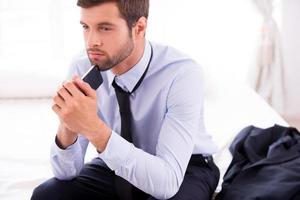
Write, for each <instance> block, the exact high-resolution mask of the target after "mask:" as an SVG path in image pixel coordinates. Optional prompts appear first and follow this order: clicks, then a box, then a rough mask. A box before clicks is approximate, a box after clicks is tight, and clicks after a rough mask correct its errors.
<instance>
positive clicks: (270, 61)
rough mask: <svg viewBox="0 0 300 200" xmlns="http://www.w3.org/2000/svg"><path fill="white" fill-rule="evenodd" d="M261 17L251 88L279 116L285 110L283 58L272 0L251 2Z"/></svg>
mask: <svg viewBox="0 0 300 200" xmlns="http://www.w3.org/2000/svg"><path fill="white" fill-rule="evenodd" d="M253 2H254V3H255V5H256V7H257V8H258V10H259V12H260V13H261V15H262V17H263V24H262V28H261V38H260V43H259V47H258V52H257V60H256V66H255V68H254V69H253V71H252V78H251V82H252V86H253V87H254V88H255V90H256V91H257V92H258V93H259V94H260V95H261V96H262V97H263V98H264V99H265V100H266V101H267V102H268V103H269V104H270V105H271V106H272V107H273V108H275V110H277V111H278V112H279V113H280V114H283V113H284V109H285V99H284V97H285V90H284V80H283V77H284V76H283V72H284V68H283V58H282V48H281V45H280V34H279V29H278V26H277V24H276V21H275V20H274V18H273V16H272V14H273V3H274V1H273V0H253Z"/></svg>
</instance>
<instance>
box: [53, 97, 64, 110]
mask: <svg viewBox="0 0 300 200" xmlns="http://www.w3.org/2000/svg"><path fill="white" fill-rule="evenodd" d="M53 102H54V103H55V104H56V105H58V106H59V107H60V108H62V107H64V106H65V105H66V103H65V101H64V100H63V99H62V97H61V96H60V95H56V96H54V97H53Z"/></svg>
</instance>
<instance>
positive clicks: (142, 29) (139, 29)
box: [134, 17, 147, 38]
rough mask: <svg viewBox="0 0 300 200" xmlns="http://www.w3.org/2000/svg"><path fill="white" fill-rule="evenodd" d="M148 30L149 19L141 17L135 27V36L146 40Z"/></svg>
mask: <svg viewBox="0 0 300 200" xmlns="http://www.w3.org/2000/svg"><path fill="white" fill-rule="evenodd" d="M146 29H147V18H146V17H140V18H139V20H138V21H137V22H136V23H135V25H134V34H135V36H136V37H137V38H138V37H140V38H144V37H145V34H146Z"/></svg>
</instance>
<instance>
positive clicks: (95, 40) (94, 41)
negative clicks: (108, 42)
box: [86, 31, 103, 48]
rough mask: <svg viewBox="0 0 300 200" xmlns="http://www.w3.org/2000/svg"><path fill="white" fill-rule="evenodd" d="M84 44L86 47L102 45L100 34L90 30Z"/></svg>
mask: <svg viewBox="0 0 300 200" xmlns="http://www.w3.org/2000/svg"><path fill="white" fill-rule="evenodd" d="M86 44H87V47H88V48H92V47H96V46H102V44H103V43H102V40H101V36H100V34H97V33H95V32H93V31H91V32H90V33H89V34H88V35H87V38H86Z"/></svg>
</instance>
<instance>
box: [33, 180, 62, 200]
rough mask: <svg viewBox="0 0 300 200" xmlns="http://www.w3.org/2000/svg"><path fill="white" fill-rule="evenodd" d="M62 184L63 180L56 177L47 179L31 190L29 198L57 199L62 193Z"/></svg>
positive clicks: (39, 199)
mask: <svg viewBox="0 0 300 200" xmlns="http://www.w3.org/2000/svg"><path fill="white" fill-rule="evenodd" d="M63 185H65V184H63V181H60V180H58V179H56V178H52V179H49V180H47V181H46V182H44V183H42V184H40V185H39V186H38V187H36V188H35V189H34V190H33V193H32V196H31V200H47V199H51V200H58V199H60V198H61V197H60V196H59V195H61V194H63V192H62V190H63V189H64V187H65V186H63Z"/></svg>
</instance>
